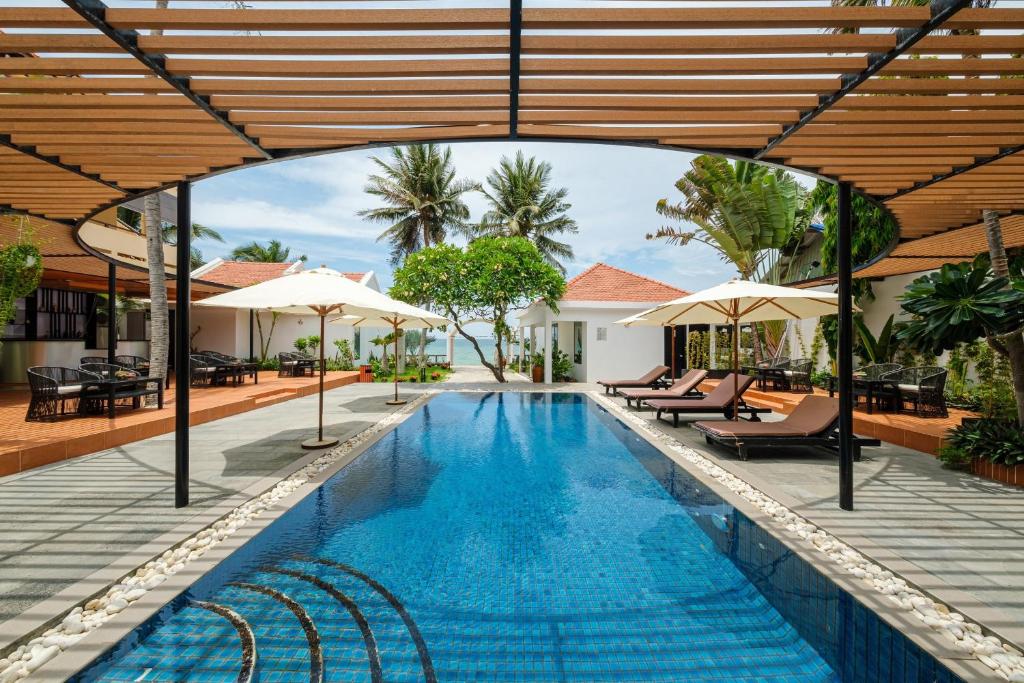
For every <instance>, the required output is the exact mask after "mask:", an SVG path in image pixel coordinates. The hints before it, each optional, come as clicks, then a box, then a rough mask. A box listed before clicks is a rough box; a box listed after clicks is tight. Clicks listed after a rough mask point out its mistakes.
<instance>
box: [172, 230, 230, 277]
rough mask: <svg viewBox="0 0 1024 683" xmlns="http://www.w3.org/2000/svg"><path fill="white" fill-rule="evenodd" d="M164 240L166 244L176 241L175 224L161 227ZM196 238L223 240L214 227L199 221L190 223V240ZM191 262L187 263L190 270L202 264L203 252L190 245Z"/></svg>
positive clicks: (176, 231)
mask: <svg viewBox="0 0 1024 683" xmlns="http://www.w3.org/2000/svg"><path fill="white" fill-rule="evenodd" d="M163 232H164V242H166V243H167V244H177V243H178V226H177V225H165V226H164V228H163ZM196 240H211V241H213V242H223V241H224V237H223V236H222V235H221V234H220V233H219V232H217V231H216V230H215V229H213V228H210V227H207V226H205V225H202V224H200V223H193V224H192V241H193V242H194V241H196ZM190 253H191V259H190V260H191V264H190V265H189V268H190V270H195V269H196V268H198V267H199V266H201V265H203V263H204V261H203V254H202V252H201V251H199V248H198V247H196V246H192V248H191V250H190Z"/></svg>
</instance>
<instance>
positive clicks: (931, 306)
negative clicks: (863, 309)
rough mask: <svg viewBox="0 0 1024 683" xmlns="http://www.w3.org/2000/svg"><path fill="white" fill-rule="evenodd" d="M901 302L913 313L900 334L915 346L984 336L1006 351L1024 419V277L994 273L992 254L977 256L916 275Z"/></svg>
mask: <svg viewBox="0 0 1024 683" xmlns="http://www.w3.org/2000/svg"><path fill="white" fill-rule="evenodd" d="M1011 284H1015V285H1016V287H1013V286H1011ZM902 307H903V309H904V310H905V311H907V312H908V313H910V314H911V315H912V316H913V318H912V319H911V320H910V322H909V323H907V325H906V326H905V327H904V328H902V329H901V330H900V332H899V337H900V338H901V339H904V340H905V341H907V342H908V343H909V344H911V345H912V346H913V347H914V348H916V349H920V350H923V351H930V352H932V353H935V354H938V353H941V352H942V351H944V350H947V349H953V348H954V347H955V346H956V345H957V344H963V343H970V342H973V341H975V340H977V339H984V340H985V341H986V342H988V344H989V345H990V346H991V347H992V348H993V349H994V350H995V351H996V352H998V353H1000V354H1002V355H1003V356H1005V357H1007V358H1008V359H1009V361H1010V368H1011V374H1012V381H1013V388H1014V395H1015V398H1016V402H1017V418H1018V421H1019V422H1020V423H1021V424H1022V425H1024V358H1021V357H1019V356H1018V354H1017V353H1016V352H1015V351H1014V348H1013V346H1012V345H1013V344H1014V343H1020V342H1021V335H1022V334H1024V283H1022V282H1020V281H1018V282H1016V283H1014V282H1012V281H1011V279H1010V278H1009V277H1006V276H996V275H995V274H994V273H993V272H992V270H991V269H990V268H989V263H988V259H986V258H985V257H979V258H978V259H976V260H975V261H974V262H973V263H958V264H947V265H944V266H942V268H940V269H939V270H937V271H935V272H933V273H929V274H928V275H925V276H923V277H919V278H917V279H916V280H914V281H913V282H912V283H910V285H909V286H908V287H907V290H906V292H905V293H904V295H903V304H902ZM1007 342H1009V343H1010V346H1009V347H1008V344H1007Z"/></svg>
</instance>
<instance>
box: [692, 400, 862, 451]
mask: <svg viewBox="0 0 1024 683" xmlns="http://www.w3.org/2000/svg"><path fill="white" fill-rule="evenodd" d="M838 426H839V400H838V399H834V398H828V397H827V396H807V397H806V398H804V400H803V401H801V402H800V403H799V404H798V405H797V406H796V408H794V409H793V412H792V413H790V414H789V415H787V416H786V417H785V419H783V420H781V421H779V422H757V423H752V422H741V423H737V422H722V421H715V422H698V423H697V424H695V425H694V429H696V430H698V431H700V432H703V434H704V438H705V440H706V441H707V442H708V443H709V444H715V443H717V444H722V445H725V446H731V447H733V448H735V449H736V450H737V451H738V452H739V456H740V460H746V459H747V457H748V449H750V448H754V447H768V448H773V447H777V448H785V447H789V446H819V447H822V448H828V449H830V450H838V449H839V439H838V434H837V431H836V430H837V428H838ZM881 443H882V442H881V441H879V440H878V439H867V438H863V437H859V436H855V437H854V438H853V459H854V460H860V449H861V448H862V447H864V446H880V445H881Z"/></svg>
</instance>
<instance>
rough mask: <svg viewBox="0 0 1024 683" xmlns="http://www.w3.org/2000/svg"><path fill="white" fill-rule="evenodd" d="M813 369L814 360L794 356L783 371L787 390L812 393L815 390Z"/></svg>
mask: <svg viewBox="0 0 1024 683" xmlns="http://www.w3.org/2000/svg"><path fill="white" fill-rule="evenodd" d="M813 369H814V361H813V360H811V359H810V358H794V359H793V360H791V361H789V363H787V364H786V367H785V368H784V369H783V371H782V376H783V377H784V378H785V387H786V390H788V391H797V392H802V393H805V394H810V393H812V392H813V391H814V387H813V386H812V385H811V371H812V370H813Z"/></svg>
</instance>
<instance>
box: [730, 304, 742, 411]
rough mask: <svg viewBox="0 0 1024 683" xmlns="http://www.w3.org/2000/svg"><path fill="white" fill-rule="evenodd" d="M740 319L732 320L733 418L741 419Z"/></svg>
mask: <svg viewBox="0 0 1024 683" xmlns="http://www.w3.org/2000/svg"><path fill="white" fill-rule="evenodd" d="M739 373H740V319H739V318H733V321H732V419H733V420H738V419H740V397H739V390H740V374H739Z"/></svg>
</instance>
